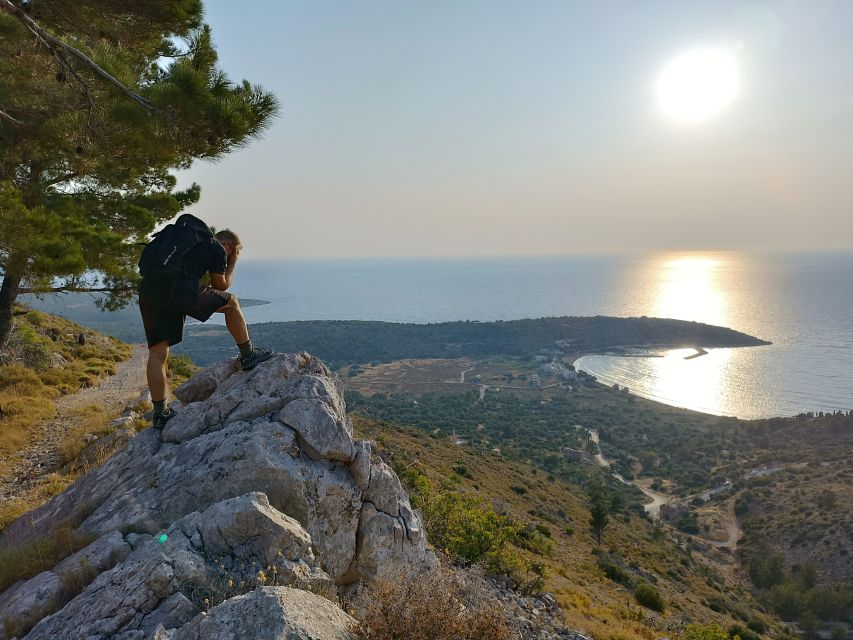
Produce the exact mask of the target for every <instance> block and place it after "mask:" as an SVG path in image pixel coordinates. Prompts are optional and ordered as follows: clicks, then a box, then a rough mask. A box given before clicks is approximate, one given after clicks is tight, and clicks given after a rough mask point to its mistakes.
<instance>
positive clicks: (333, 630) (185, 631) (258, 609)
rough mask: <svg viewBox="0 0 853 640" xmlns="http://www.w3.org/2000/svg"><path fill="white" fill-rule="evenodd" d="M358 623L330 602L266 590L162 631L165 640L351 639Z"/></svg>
mask: <svg viewBox="0 0 853 640" xmlns="http://www.w3.org/2000/svg"><path fill="white" fill-rule="evenodd" d="M354 623H355V620H353V619H352V618H350V617H349V616H348V615H347V614H346V613H344V612H343V611H341V610H340V609H339V608H338V607H336V606H335V605H333V604H331V603H330V602H328V601H327V600H323V598H321V597H319V596H316V595H314V594H313V593H307V592H305V591H300V590H297V589H289V588H287V587H263V588H261V589H258V590H256V591H253V592H252V593H249V594H246V595H243V596H238V597H236V598H232V599H231V600H227V601H226V602H223V603H222V604H220V605H218V606H216V607H213V609H211V610H210V612H209V613H208V614H207V615H204V614H200V615H197V616H196V617H195V618H193V620H192V621H191V622H190V623H189V624H187V625H184V626H183V627H181V628H180V629H178V630H176V631H174V632H171V633H170V632H168V631H165V629H162V628H161V629H160V630H159V633H160V635H159V638H160V639H161V640H219V639H224V638H255V639H256V640H280V639H286V640H313V639H315V638H324V639H328V640H347V639H349V638H350V637H351V636H350V633H349V629H350V627H351V626H352V625H353V624H354Z"/></svg>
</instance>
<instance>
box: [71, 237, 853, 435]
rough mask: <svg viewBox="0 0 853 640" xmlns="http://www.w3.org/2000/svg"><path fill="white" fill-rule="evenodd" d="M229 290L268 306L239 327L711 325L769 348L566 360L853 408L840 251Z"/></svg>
mask: <svg viewBox="0 0 853 640" xmlns="http://www.w3.org/2000/svg"><path fill="white" fill-rule="evenodd" d="M231 290H232V291H234V292H235V293H237V294H238V295H239V296H240V297H241V298H244V299H246V298H253V299H260V300H264V301H267V302H268V303H269V304H264V305H258V306H250V307H246V308H245V313H246V317H247V320H248V322H249V323H259V322H275V321H285V320H317V319H321V320H383V321H389V322H411V323H432V322H442V321H448V320H479V321H490V320H514V319H519V318H538V317H548V316H594V315H610V316H623V317H633V316H649V317H662V318H677V319H681V320H692V321H697V322H704V323H709V324H714V325H721V326H726V327H730V328H732V329H736V330H738V331H743V332H745V333H748V334H750V335H753V336H756V337H758V338H762V339H764V340H769V341H771V342H772V344H771V345H768V346H761V347H748V348H738V349H708V350H707V351H708V353H707V354H705V355H700V356H699V357H688V356H695V353H696V352H695V351H694V350H692V349H687V350H670V351H661V350H654V351H633V352H629V353H627V354H622V355H607V354H588V355H583V356H582V357H580V358H579V359H578V360H577V361H576V362H575V365H576V366H577V367H578V368H580V369H583V370H585V371H587V372H589V373H591V374H593V375H595V376H596V377H597V378H598V379H599V381H600V382H602V383H604V384H608V385H614V384H618V385H619V386H620V387H627V388H628V389H629V390H630V392H632V393H634V394H637V395H640V396H643V397H646V398H650V399H653V400H657V401H659V402H663V403H666V404H670V405H674V406H679V407H685V408H689V409H694V410H697V411H702V412H706V413H712V414H717V415H727V416H736V417H739V418H745V419H750V418H762V417H771V416H789V415H796V414H799V413H804V412H819V411H829V412H831V411H847V410H851V409H853V253H810V254H801V253H785V254H759V253H655V254H638V255H606V256H605V255H596V256H554V257H534V258H521V257H512V258H505V257H504V258H465V259H462V258H459V259H456V258H454V259H444V258H442V259H438V258H436V259H414V258H412V259H396V258H395V259H391V258H388V259H341V260H319V259H318V260H251V259H242V260H241V261H240V263H239V264H238V267H237V270H236V272H235V282H234V284H233V286H232V289H231ZM66 306H68V305H66ZM72 319H74V318H73V317H72ZM212 322H216V319H214V320H212Z"/></svg>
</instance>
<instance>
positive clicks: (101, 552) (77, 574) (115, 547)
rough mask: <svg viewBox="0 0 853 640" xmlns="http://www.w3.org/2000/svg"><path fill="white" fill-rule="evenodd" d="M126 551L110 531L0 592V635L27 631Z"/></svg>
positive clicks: (123, 544) (128, 548)
mask: <svg viewBox="0 0 853 640" xmlns="http://www.w3.org/2000/svg"><path fill="white" fill-rule="evenodd" d="M128 553H130V546H129V545H128V544H127V543H126V542H125V541H124V539H123V538H122V535H121V534H120V533H119V532H118V531H113V532H112V533H109V534H107V535H105V536H101V537H100V538H98V539H97V540H95V541H94V542H93V543H92V544H90V545H88V546H87V547H84V548H83V549H81V550H80V551H77V552H76V553H73V554H71V555H70V556H68V557H67V558H65V560H63V561H62V562H60V563H59V564H58V565H56V566H55V567H54V568H53V570H52V571H43V572H42V573H40V574H38V575H37V576H35V577H33V578H30V579H29V580H21V581H19V582H17V583H15V584H14V585H12V586H11V587H10V588H9V589H7V590H6V591H4V592H3V593H2V594H0V638H6V637H7V635H6V633H5V630H14V631H16V632H20V631H23V630H27V629H29V628H30V627H32V626H33V625H34V624H35V623H36V622H38V621H39V620H41V619H42V618H43V617H44V616H46V615H48V614H51V613H53V612H54V611H57V610H58V609H60V608H61V607H62V606H63V605H64V604H65V602H66V600H68V599H70V598H71V597H73V595H75V592H76V591H80V590H82V589H83V588H84V587H85V586H86V585H87V584H88V583H89V582H90V581H91V580H93V579H94V578H95V576H97V575H98V574H99V573H101V572H103V571H106V570H107V569H109V568H111V567H112V566H114V565H115V564H116V563H117V562H119V561H120V560H123V559H124V558H125V557H127V555H128Z"/></svg>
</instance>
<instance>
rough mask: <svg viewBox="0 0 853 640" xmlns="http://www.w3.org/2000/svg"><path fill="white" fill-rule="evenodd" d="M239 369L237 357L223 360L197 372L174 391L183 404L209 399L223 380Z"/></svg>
mask: <svg viewBox="0 0 853 640" xmlns="http://www.w3.org/2000/svg"><path fill="white" fill-rule="evenodd" d="M239 370H240V362H239V360H237V358H229V359H228V360H222V361H221V362H217V363H215V364H212V365H210V366H209V367H206V368H204V369H202V370H201V371H199V372H198V373H196V374H195V375H194V376H193V377H192V378H190V379H189V380H187V381H186V382H185V383H184V384H182V385H181V386H180V387H178V388H177V389H175V390H174V391H173V393H174V394H175V397H176V398H177V399H178V400H180V401H181V403H183V404H189V403H191V402H199V401H201V400H207V399H208V398H209V397H210V394H211V393H213V392H214V391H216V387H217V386H219V384H220V383H221V382H222V381H223V380H225V379H226V378H228V377H229V376H230V375H232V374H234V373H237V372H238V371H239Z"/></svg>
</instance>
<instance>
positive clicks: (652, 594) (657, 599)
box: [634, 582, 664, 613]
mask: <svg viewBox="0 0 853 640" xmlns="http://www.w3.org/2000/svg"><path fill="white" fill-rule="evenodd" d="M634 599H635V600H636V601H637V602H638V603H639V604H641V605H643V606H644V607H647V608H649V609H652V610H653V611H657V612H659V613H663V611H664V603H663V596H661V594H660V591H658V590H657V588H655V587H653V586H652V585H650V584H649V583H648V582H641V583H640V584H638V585H637V587H636V589H634Z"/></svg>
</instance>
